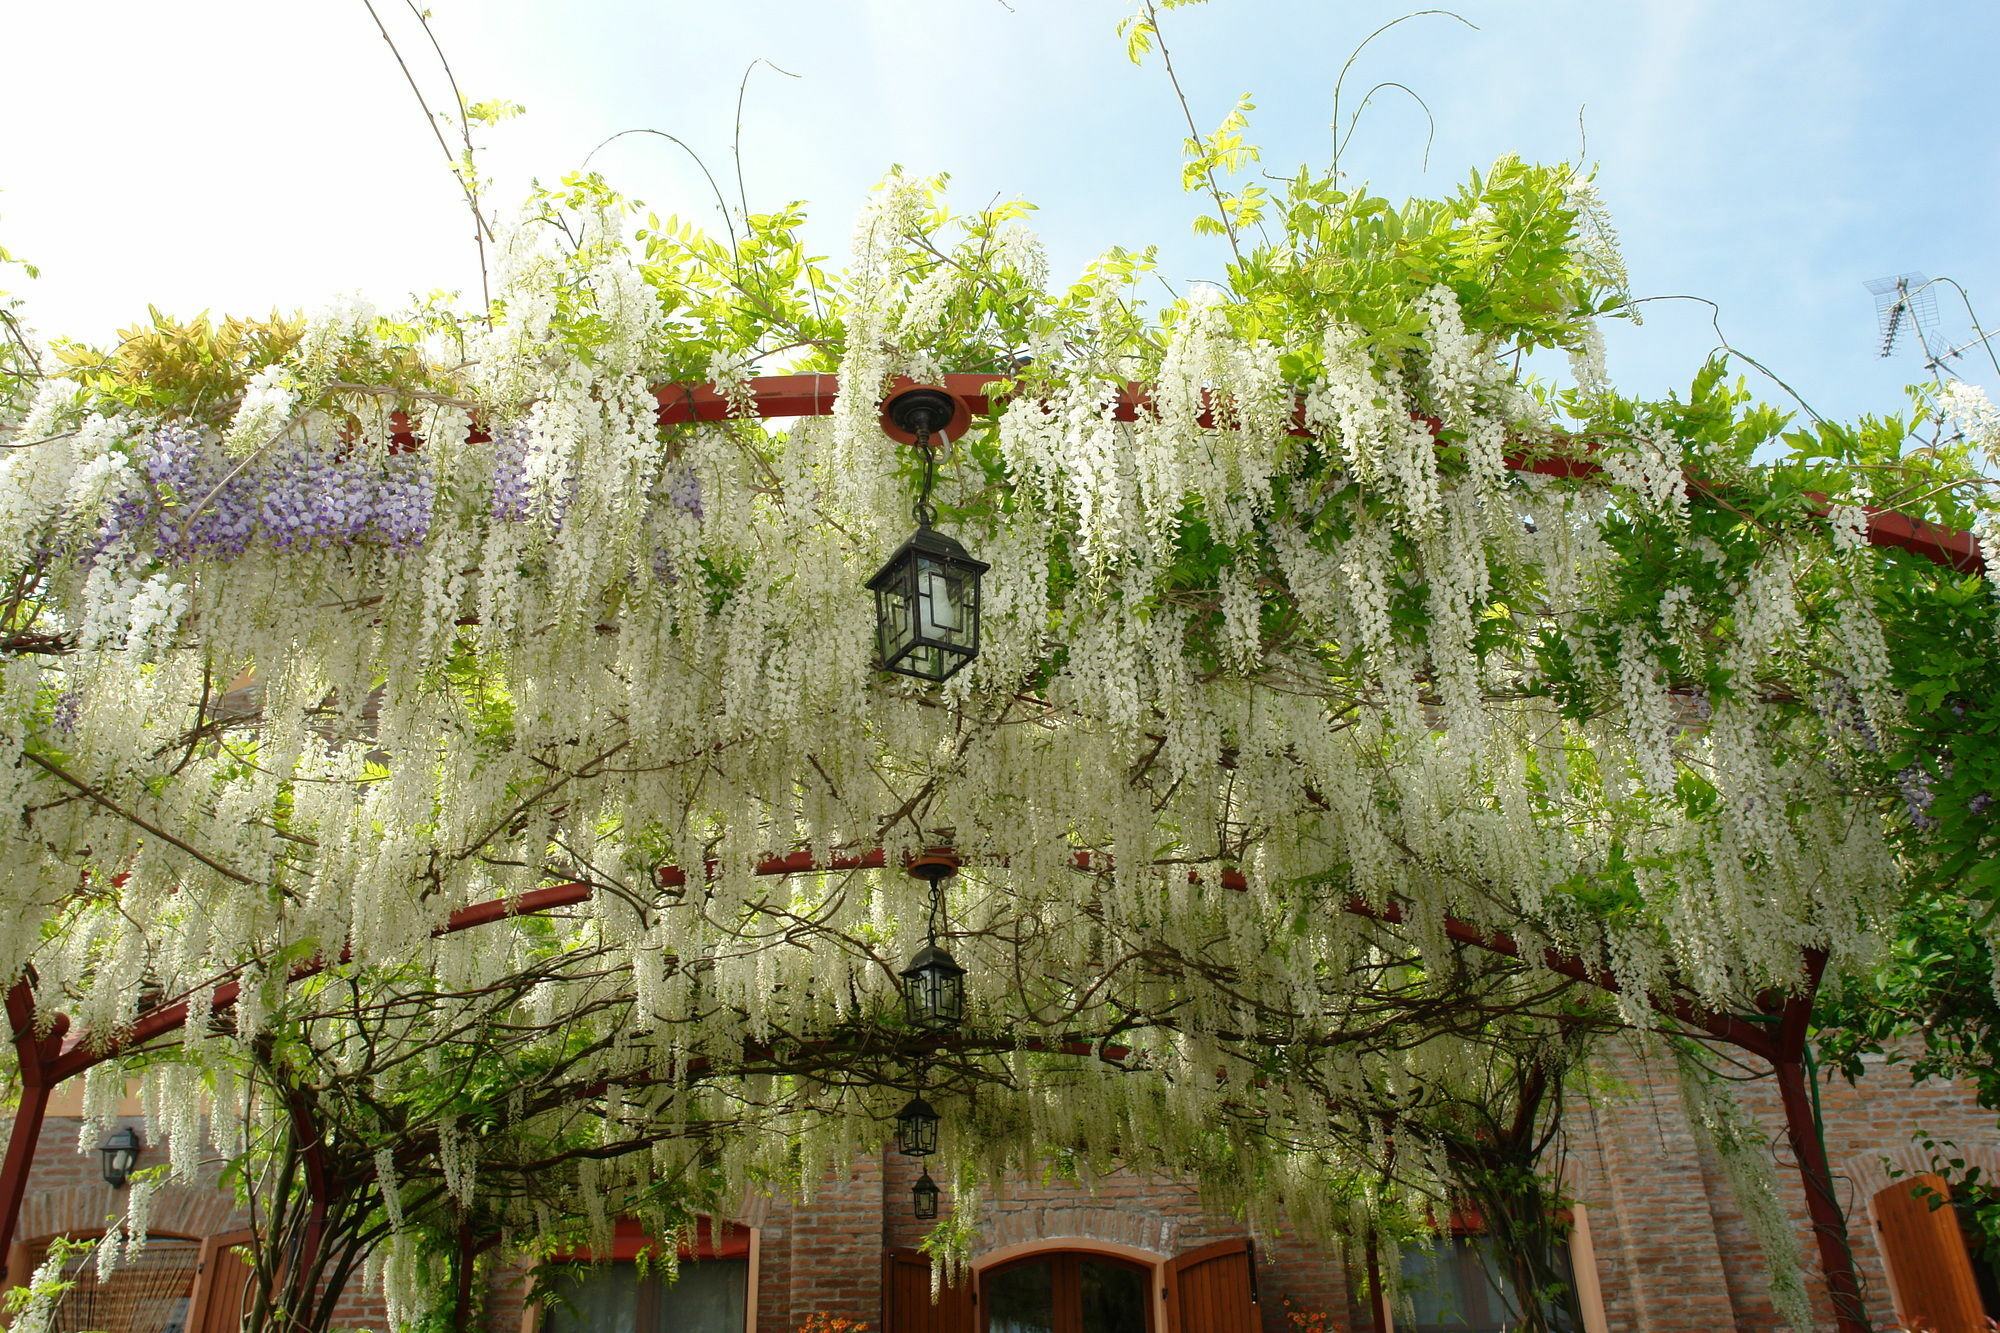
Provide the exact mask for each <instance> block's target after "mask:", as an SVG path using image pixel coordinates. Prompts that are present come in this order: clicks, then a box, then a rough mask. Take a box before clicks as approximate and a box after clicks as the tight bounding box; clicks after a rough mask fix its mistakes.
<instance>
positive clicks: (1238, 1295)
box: [1166, 1238, 1264, 1333]
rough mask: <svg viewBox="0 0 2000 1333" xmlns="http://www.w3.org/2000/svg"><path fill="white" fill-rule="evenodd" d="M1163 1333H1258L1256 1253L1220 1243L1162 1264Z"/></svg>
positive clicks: (1246, 1246)
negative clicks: (1164, 1286)
mask: <svg viewBox="0 0 2000 1333" xmlns="http://www.w3.org/2000/svg"><path fill="white" fill-rule="evenodd" d="M1166 1279H1167V1333H1260V1330H1261V1329H1262V1328H1263V1326H1264V1324H1263V1320H1262V1318H1261V1317H1260V1316H1259V1315H1258V1312H1257V1252H1256V1251H1255V1250H1254V1249H1253V1248H1252V1247H1251V1245H1250V1241H1249V1240H1248V1239H1247V1238H1245V1239H1240V1240H1224V1241H1217V1242H1216V1243H1215V1244H1213V1245H1205V1246H1203V1247H1202V1248H1201V1249H1199V1250H1190V1251H1189V1252H1188V1253H1186V1254H1183V1255H1182V1256H1181V1257H1180V1258H1178V1259H1174V1260H1171V1261H1170V1262H1169V1263H1168V1264H1167V1273H1166Z"/></svg>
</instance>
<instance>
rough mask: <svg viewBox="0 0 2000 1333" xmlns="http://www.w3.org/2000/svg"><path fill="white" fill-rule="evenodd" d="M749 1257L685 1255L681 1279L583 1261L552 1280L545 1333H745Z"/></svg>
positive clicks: (631, 1267) (635, 1266)
mask: <svg viewBox="0 0 2000 1333" xmlns="http://www.w3.org/2000/svg"><path fill="white" fill-rule="evenodd" d="M749 1285H750V1261H749V1260H747V1259H683V1260H682V1261H681V1266H680V1278H679V1280H678V1281H669V1280H668V1279H667V1276H666V1274H665V1273H663V1272H661V1271H660V1270H659V1269H658V1268H657V1267H655V1266H650V1265H649V1266H648V1269H647V1271H646V1272H645V1273H641V1272H640V1271H639V1265H638V1264H636V1263H632V1262H617V1263H609V1264H598V1265H594V1266H586V1265H582V1264H579V1265H577V1266H576V1267H575V1268H574V1269H572V1270H571V1271H570V1272H568V1273H566V1274H564V1275H563V1276H562V1277H560V1278H558V1279H557V1280H556V1281H555V1283H554V1284H553V1291H554V1298H553V1299H552V1300H551V1301H550V1302H549V1305H548V1312H547V1314H546V1315H545V1316H544V1318H543V1320H542V1328H543V1330H544V1333H743V1322H744V1304H745V1298H746V1296H747V1294H748V1291H749Z"/></svg>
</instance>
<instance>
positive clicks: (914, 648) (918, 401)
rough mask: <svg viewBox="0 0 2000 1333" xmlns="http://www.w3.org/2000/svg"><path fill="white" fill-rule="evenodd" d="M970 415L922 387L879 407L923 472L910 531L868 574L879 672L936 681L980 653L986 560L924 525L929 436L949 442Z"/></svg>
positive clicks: (932, 470)
mask: <svg viewBox="0 0 2000 1333" xmlns="http://www.w3.org/2000/svg"><path fill="white" fill-rule="evenodd" d="M899 383H907V381H900V382H899ZM970 419H971V413H970V410H969V409H967V408H966V406H965V401H964V400H963V399H961V398H958V397H955V396H954V395H952V394H949V393H946V392H945V391H944V390H943V389H939V388H935V387H931V386H928V385H909V387H907V388H903V389H901V390H900V391H899V392H898V393H896V394H895V396H893V397H892V398H890V399H889V401H888V403H887V404H886V405H885V406H884V407H883V409H882V429H883V430H884V431H885V432H887V433H888V434H889V436H890V437H891V438H893V439H898V440H904V441H906V442H907V443H909V444H913V445H915V446H916V448H917V450H918V452H920V453H921V454H922V455H923V470H924V471H923V489H922V490H921V491H920V492H919V493H918V496H917V503H916V519H917V530H916V532H914V533H912V534H911V536H910V539H909V540H908V541H906V542H904V543H903V545H902V548H901V549H900V550H898V551H897V552H896V553H895V554H894V555H892V556H890V557H889V559H888V562H887V563H886V564H884V565H883V566H882V568H881V569H880V570H879V571H877V573H876V575H875V577H874V578H872V579H870V580H868V590H869V591H870V592H872V593H874V594H875V661H876V664H877V665H878V666H880V667H881V668H882V669H883V670H885V671H894V672H896V673H898V674H899V675H904V676H915V677H916V678H917V679H919V680H927V681H933V682H935V681H942V680H947V679H949V678H950V677H951V676H952V675H954V674H955V673H956V672H957V671H958V670H959V669H960V668H961V667H963V666H964V665H965V664H966V663H967V662H970V661H971V660H972V659H973V658H975V657H977V656H978V655H979V577H980V575H982V574H984V573H985V572H986V570H987V568H988V566H987V565H986V564H985V563H984V562H982V561H978V560H974V559H973V558H972V557H971V556H970V555H968V554H967V553H966V550H965V548H964V547H963V546H961V545H959V544H958V542H957V541H955V540H953V539H952V538H950V537H948V536H946V535H945V534H944V533H942V532H939V531H938V530H937V529H936V528H934V527H932V526H931V525H932V523H934V522H935V521H936V519H937V511H936V510H935V509H934V508H933V507H932V505H931V487H932V486H933V485H934V484H935V483H936V480H937V448H936V446H935V444H934V443H933V439H938V440H949V439H950V432H951V430H952V429H953V428H954V426H956V427H957V428H958V429H963V428H964V423H965V422H967V421H969V420H970Z"/></svg>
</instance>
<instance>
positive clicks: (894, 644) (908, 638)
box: [874, 562, 917, 669]
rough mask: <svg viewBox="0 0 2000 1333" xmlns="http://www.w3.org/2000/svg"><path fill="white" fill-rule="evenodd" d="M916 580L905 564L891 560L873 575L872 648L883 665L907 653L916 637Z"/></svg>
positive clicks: (913, 568)
mask: <svg viewBox="0 0 2000 1333" xmlns="http://www.w3.org/2000/svg"><path fill="white" fill-rule="evenodd" d="M915 579H916V569H915V567H914V566H913V565H911V564H908V563H902V564H895V563H894V562H892V565H891V567H888V568H884V569H883V571H882V572H881V573H880V574H878V575H876V576H875V584H874V587H875V650H876V652H877V653H878V654H879V655H880V657H881V660H882V662H883V663H884V664H885V665H886V664H888V663H891V662H894V661H896V660H897V659H898V658H900V657H902V656H903V655H904V654H905V653H907V652H909V650H910V646H911V644H912V642H913V641H914V640H915V639H916V636H917V608H916V596H915ZM892 669H893V668H892Z"/></svg>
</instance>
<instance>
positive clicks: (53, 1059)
mask: <svg viewBox="0 0 2000 1333" xmlns="http://www.w3.org/2000/svg"><path fill="white" fill-rule="evenodd" d="M887 864H888V858H887V856H886V855H885V854H884V852H883V851H882V850H881V849H880V848H875V849H873V850H870V851H867V852H859V853H849V854H843V855H836V856H832V857H828V858H825V859H821V858H818V857H816V856H814V855H813V854H812V853H811V852H806V851H799V852H792V853H789V854H787V855H784V856H774V857H769V858H766V859H765V860H763V861H761V862H759V863H758V864H757V867H756V873H757V874H759V875H793V874H813V873H840V872H846V871H854V870H879V869H881V868H882V867H883V866H885V865H887ZM1072 864H1073V865H1074V866H1075V868H1076V869H1078V870H1079V871H1083V872H1091V871H1093V870H1101V869H1104V868H1108V866H1107V863H1103V862H1102V858H1095V857H1093V856H1092V855H1091V854H1090V853H1089V852H1077V853H1075V854H1074V856H1073V857H1072ZM717 869H718V867H717V865H716V863H714V862H712V861H711V862H708V863H706V864H704V866H703V872H704V875H705V876H713V875H714V874H715V873H716V871H717ZM1188 879H1189V882H1190V883H1199V882H1201V879H1200V875H1199V873H1198V872H1195V871H1190V872H1189V874H1188ZM1217 879H1218V881H1219V883H1220V885H1221V887H1223V888H1224V889H1227V890H1229V891H1232V892H1243V891H1245V890H1247V888H1248V883H1247V881H1246V880H1245V879H1244V877H1243V874H1242V872H1240V871H1237V870H1233V869H1228V868H1224V869H1223V870H1221V872H1220V873H1219V874H1218V876H1217ZM658 880H659V883H660V885H661V887H663V888H679V887H682V886H684V885H686V884H687V882H688V875H687V872H686V871H684V870H682V869H681V868H680V867H678V866H667V867H663V868H662V869H661V870H660V871H659V872H658ZM594 893H595V889H594V888H593V887H592V886H590V885H588V884H582V883H574V882H573V883H568V884H553V885H548V886H546V887H543V888H539V889H534V890H531V891H529V892H527V893H524V894H522V895H520V896H519V897H517V898H503V899H494V900H493V901H491V902H485V903H476V904H474V905H472V906H470V907H464V908H460V909H459V910H457V911H455V912H453V913H452V914H451V915H450V917H448V918H447V919H446V921H445V924H444V925H442V926H440V927H439V928H438V929H437V930H436V931H434V932H433V933H434V934H436V935H439V936H444V935H450V934H455V933H456V932H458V931H461V930H470V929H473V928H476V927H478V926H483V925H489V924H491V923H493V922H496V921H502V920H506V919H508V918H510V917H517V916H531V915H538V914H540V913H544V912H554V911H560V910H562V909H564V908H567V907H575V906H580V905H582V904H583V903H586V902H588V901H589V900H590V899H591V897H592V896H593V894H594ZM1344 910H1346V911H1348V912H1350V913H1353V914H1354V915H1357V916H1363V917H1367V918H1369V919H1370V920H1374V921H1379V922H1381V923H1383V924H1385V925H1400V924H1402V923H1403V922H1404V920H1405V914H1404V912H1403V910H1402V908H1401V907H1400V906H1399V905H1397V904H1395V903H1390V904H1387V905H1385V906H1383V907H1379V908H1378V907H1374V906H1371V905H1369V904H1368V903H1366V902H1364V901H1362V900H1361V899H1359V898H1353V899H1349V900H1348V902H1347V903H1346V904H1345V908H1344ZM1444 931H1445V934H1446V936H1447V937H1448V938H1450V939H1453V940H1455V941H1457V942H1459V943H1462V944H1465V945H1468V946H1471V947H1474V948H1478V949H1482V950H1486V951H1488V952H1491V953H1496V954H1500V955H1504V956H1506V957H1510V958H1516V959H1519V958H1523V957H1525V956H1526V950H1524V948H1523V946H1522V945H1521V943H1520V942H1519V941H1518V940H1516V939H1515V938H1514V937H1513V936H1512V935H1510V934H1508V933H1507V932H1506V931H1501V930H1489V929H1487V928H1485V927H1482V926H1478V925H1475V924H1473V923H1471V922H1469V921H1463V920H1460V919H1458V918H1456V917H1446V918H1445V920H1444ZM345 960H346V953H345V951H343V953H342V961H345ZM1808 961H1809V965H1810V971H1811V977H1812V979H1813V980H1814V981H1816V980H1817V978H1818V974H1819V970H1820V968H1821V967H1823V966H1824V963H1825V958H1824V956H1823V955H1817V954H1815V955H1814V956H1813V957H1811V958H1809V960H1808ZM1542 963H1543V965H1544V966H1546V967H1547V968H1548V969H1549V970H1550V971H1552V972H1555V973H1557V974H1558V975H1562V976H1567V977H1570V978H1572V979H1574V980H1577V981H1580V982H1583V983H1585V984H1587V985H1591V986H1594V987H1597V988H1599V989H1601V990H1604V991H1607V992H1610V993H1618V992H1619V991H1620V990H1621V987H1620V985H1619V983H1618V980H1617V978H1616V977H1614V976H1613V975H1612V974H1611V973H1609V972H1608V971H1606V970H1604V969H1602V968H1593V967H1591V966H1590V965H1589V964H1588V963H1587V962H1586V961H1585V960H1584V959H1582V958H1581V957H1578V956H1577V955H1574V954H1566V953H1562V952H1561V951H1559V950H1556V949H1544V950H1543V951H1542ZM325 967H326V963H325V962H323V961H315V962H310V963H303V964H300V965H299V966H297V967H295V968H294V969H293V970H292V972H291V974H290V978H289V979H290V980H298V979H301V978H303V977H306V976H310V975H313V974H314V973H317V972H320V971H322V970H324V968H325ZM241 994H242V988H241V984H240V983H239V982H236V981H228V982H225V983H223V984H222V985H220V986H218V987H216V989H215V990H214V992H213V993H212V995H211V997H210V1005H209V1009H210V1012H211V1013H213V1012H219V1011H222V1010H226V1009H228V1008H230V1007H232V1006H233V1005H235V1004H236V1002H237V1001H238V999H239V998H240V997H241ZM1648 1003H1649V1004H1650V1005H1651V1006H1652V1007H1653V1008H1654V1009H1656V1010H1658V1011H1659V1012H1660V1013H1662V1014H1664V1015H1667V1016H1670V1017H1673V1018H1675V1019H1676V1020H1678V1021H1680V1022H1683V1023H1686V1024H1689V1025H1691V1026H1694V1027H1697V1028H1700V1029H1701V1030H1703V1031H1705V1032H1707V1033H1708V1034H1709V1035H1710V1036H1713V1037H1715V1038H1716V1039H1718V1040H1720V1041H1724V1042H1727V1043H1729V1044H1731V1045H1735V1046H1737V1047H1738V1048H1740V1049H1743V1050H1745V1051H1748V1052H1751V1053H1753V1054H1755V1055H1758V1056H1760V1057H1762V1058H1764V1059H1765V1060H1767V1061H1769V1062H1770V1063H1771V1064H1772V1065H1773V1067H1774V1068H1775V1069H1776V1070H1777V1071H1778V1075H1779V1081H1780V1084H1781V1090H1782V1092H1783V1093H1784V1094H1785V1096H1784V1101H1785V1110H1786V1113H1787V1125H1788V1129H1789V1131H1790V1138H1791V1140H1792V1144H1793V1149H1794V1152H1795V1154H1796V1155H1797V1161H1798V1164H1799V1167H1800V1171H1801V1175H1802V1176H1803V1177H1804V1178H1805V1186H1806V1193H1807V1199H1808V1207H1809V1209H1810V1211H1811V1213H1812V1215H1813V1222H1814V1231H1815V1233H1816V1237H1817V1239H1818V1240H1819V1242H1820V1246H1821V1261H1822V1269H1823V1271H1824V1272H1825V1274H1826V1277H1827V1280H1828V1286H1829V1289H1830V1292H1831V1294H1832V1295H1833V1298H1834V1301H1835V1303H1836V1307H1837V1308H1839V1309H1842V1310H1843V1311H1844V1309H1845V1308H1848V1307H1849V1305H1850V1302H1852V1301H1854V1300H1856V1295H1855V1288H1854V1278H1853V1273H1852V1259H1851V1257H1847V1256H1848V1251H1847V1249H1846V1236H1845V1220H1844V1218H1843V1217H1842V1215H1841V1212H1840V1209H1839V1207H1838V1204H1837V1202H1836V1201H1835V1200H1834V1199H1833V1196H1832V1194H1831V1186H1830V1176H1828V1175H1827V1170H1826V1163H1825V1160H1824V1155H1823V1153H1819V1154H1815V1153H1814V1152H1813V1150H1812V1148H1813V1145H1816V1144H1817V1126H1816V1122H1813V1123H1812V1125H1810V1126H1807V1125H1802V1124H1800V1123H1798V1117H1797V1111H1798V1107H1796V1106H1795V1105H1794V1103H1795V1102H1799V1101H1800V1098H1799V1097H1798V1096H1797V1092H1796V1090H1795V1089H1794V1087H1793V1086H1792V1085H1793V1084H1795V1083H1797V1082H1798V1069H1797V1066H1798V1065H1799V1060H1800V1052H1801V1051H1802V1049H1803V1045H1804V1040H1805V1030H1806V1029H1805V1022H1804V1017H1803V1016H1804V1015H1807V1014H1809V1013H1810V1005H1811V1001H1810V999H1809V998H1803V999H1802V998H1801V997H1793V998H1792V999H1791V1000H1789V1001H1787V1002H1786V1004H1785V1008H1784V1015H1785V1022H1784V1023H1783V1024H1782V1026H1781V1028H1780V1029H1779V1030H1777V1031H1775V1032H1773V1031H1769V1030H1767V1029H1765V1028H1762V1027H1759V1026H1758V1025H1757V1024H1755V1023H1752V1022H1747V1021H1745V1020H1744V1019H1741V1018H1739V1017H1736V1016H1734V1015H1731V1014H1726V1013H1717V1012H1714V1011H1711V1010H1708V1009H1705V1008H1703V1007H1701V1006H1700V1005H1698V1004H1696V1003H1695V1002H1694V1001H1693V1000H1692V999H1691V998H1689V997H1687V996H1685V995H1670V996H1649V997H1648ZM33 1005H34V997H33V991H32V989H31V988H30V986H29V984H28V982H27V981H25V980H23V981H20V982H17V983H16V984H15V985H14V986H13V987H12V988H11V989H10V990H9V991H8V993H7V1011H8V1019H9V1023H10V1026H11V1028H12V1030H13V1036H14V1042H15V1046H16V1049H17V1051H18V1052H19V1055H20V1065H21V1070H22V1081H23V1090H22V1092H23V1095H22V1099H21V1108H20V1111H19V1112H18V1113H17V1114H16V1117H15V1121H14V1125H13V1128H12V1131H11V1133H10V1134H9V1137H8V1144H7V1153H6V1158H5V1165H4V1168H0V1255H4V1254H5V1252H6V1247H7V1246H9V1245H10V1244H11V1243H12V1241H13V1237H14V1232H15V1228H16V1225H17V1223H18V1221H19V1217H20V1208H21V1202H22V1199H23V1198H24V1196H25V1191H26V1188H27V1182H28V1174H29V1171H30V1169H31V1168H32V1166H33V1160H34V1149H35V1145H36V1142H37V1140H38V1138H39V1136H40V1130H41V1124H42V1120H43V1118H44V1115H45V1113H46V1109H47V1105H48V1095H49V1092H50V1091H51V1090H52V1089H53V1088H54V1087H55V1086H56V1085H57V1084H59V1083H61V1082H62V1081H64V1080H65V1079H68V1078H71V1077H74V1076H75V1075H76V1074H79V1073H82V1072H83V1071H84V1070H86V1069H88V1068H89V1067H90V1066H92V1065H95V1064H98V1063H100V1062H102V1061H104V1060H108V1059H110V1058H112V1057H113V1056H116V1055H118V1054H120V1053H123V1052H128V1051H133V1050H137V1049H138V1048H140V1047H142V1046H144V1045H145V1044H146V1043H148V1042H151V1041H154V1040H157V1039H158V1038H160V1037H162V1036H164V1035H166V1034H167V1033H168V1032H171V1031H173V1030H174V1029H176V1028H179V1027H181V1026H182V1025H184V1024H185V1023H186V1022H187V1020H188V1014H189V1006H188V1004H187V1002H186V1001H180V1002H178V1003H175V1004H171V1005H166V1006H162V1007H160V1008H157V1009H154V1010H151V1011H149V1012H147V1013H145V1014H143V1015H141V1016H140V1018H139V1019H138V1021H137V1022H136V1023H134V1025H133V1026H132V1028H131V1030H130V1031H129V1032H127V1033H126V1034H125V1035H124V1036H123V1037H122V1038H120V1039H117V1040H113V1041H110V1042H106V1043H103V1044H101V1045H94V1044H93V1043H91V1042H90V1041H89V1040H87V1038H86V1037H85V1036H84V1035H83V1034H79V1036H77V1037H74V1038H69V1039H67V1040H66V1039H65V1034H66V1032H67V1029H68V1027H69V1020H68V1018H67V1017H66V1016H61V1015H58V1016H57V1018H56V1019H55V1020H54V1022H53V1023H52V1025H51V1027H50V1031H49V1033H48V1035H47V1036H45V1037H41V1038H37V1037H35V1036H34V1026H35V1024H34V1018H35V1015H34V1008H33ZM1801 1104H1803V1103H1801ZM1806 1109H1807V1111H1809V1110H1810V1107H1809V1106H1808V1107H1806ZM1808 1137H1810V1139H1811V1143H1810V1144H1808V1143H1806V1142H1805V1140H1806V1139H1807V1138H1808ZM1815 1166H1817V1167H1818V1170H1817V1171H1815V1170H1814V1169H1813V1168H1814V1167H1815ZM1846 1327H1848V1325H1847V1324H1846V1323H1845V1322H1843V1328H1844V1329H1845V1328H1846Z"/></svg>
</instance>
